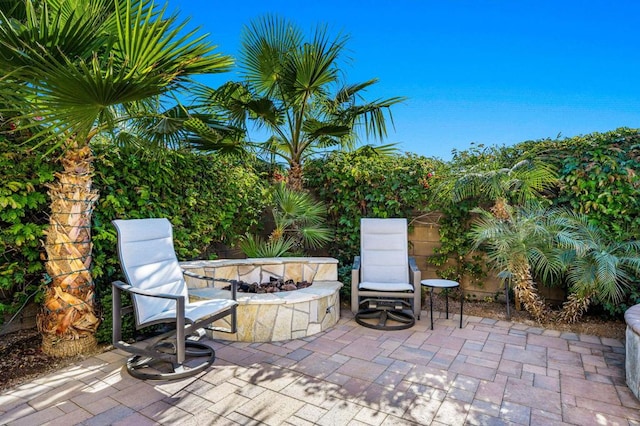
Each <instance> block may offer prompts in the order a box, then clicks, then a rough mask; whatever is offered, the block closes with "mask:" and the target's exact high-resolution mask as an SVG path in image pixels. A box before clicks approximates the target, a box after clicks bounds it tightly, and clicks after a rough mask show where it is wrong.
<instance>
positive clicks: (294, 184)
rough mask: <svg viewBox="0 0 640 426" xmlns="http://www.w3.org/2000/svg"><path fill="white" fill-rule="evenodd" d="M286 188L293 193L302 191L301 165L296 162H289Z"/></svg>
mask: <svg viewBox="0 0 640 426" xmlns="http://www.w3.org/2000/svg"><path fill="white" fill-rule="evenodd" d="M287 186H288V187H289V188H291V189H293V190H294V191H302V165H301V164H300V163H298V162H291V164H290V166H289V176H288V177H287Z"/></svg>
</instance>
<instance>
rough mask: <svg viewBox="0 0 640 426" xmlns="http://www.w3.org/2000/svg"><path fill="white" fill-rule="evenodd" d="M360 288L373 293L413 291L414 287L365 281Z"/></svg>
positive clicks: (403, 284) (405, 284)
mask: <svg viewBox="0 0 640 426" xmlns="http://www.w3.org/2000/svg"><path fill="white" fill-rule="evenodd" d="M358 288H359V289H360V290H372V291H413V285H412V284H410V283H389V282H371V281H363V282H361V283H360V284H359V285H358Z"/></svg>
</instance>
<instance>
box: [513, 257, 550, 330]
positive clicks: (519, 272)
mask: <svg viewBox="0 0 640 426" xmlns="http://www.w3.org/2000/svg"><path fill="white" fill-rule="evenodd" d="M514 275H515V277H514V278H515V285H514V288H513V290H514V293H515V295H516V297H517V298H519V299H520V301H521V303H522V305H523V306H524V309H525V310H526V311H527V312H529V313H530V314H531V316H533V318H535V320H536V321H539V322H542V321H545V320H547V319H548V316H549V310H548V308H547V306H546V305H545V303H544V301H543V300H542V299H541V298H540V295H538V290H537V289H536V285H535V283H534V282H533V277H532V276H531V268H530V267H529V265H528V264H527V265H525V266H523V267H521V268H518V269H516V271H515V274H514Z"/></svg>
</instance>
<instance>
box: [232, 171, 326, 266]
mask: <svg viewBox="0 0 640 426" xmlns="http://www.w3.org/2000/svg"><path fill="white" fill-rule="evenodd" d="M272 199H273V202H272V204H273V206H272V207H271V213H272V215H273V222H274V227H273V228H274V229H273V230H272V231H271V233H270V235H269V238H268V240H267V241H264V240H262V239H261V238H260V237H258V236H254V235H251V234H247V235H246V236H245V238H244V239H243V241H242V242H241V245H240V247H241V249H242V251H243V252H244V253H245V254H246V255H247V256H249V257H279V256H290V255H299V254H301V253H303V252H304V251H305V249H307V248H311V249H317V248H320V247H322V245H323V244H325V243H327V242H329V241H330V240H331V237H332V233H331V231H330V230H329V228H328V227H327V226H326V225H325V221H326V219H325V216H326V208H325V206H324V205H323V204H322V203H320V202H317V201H314V200H313V198H312V197H311V195H310V194H309V193H308V192H302V191H296V190H293V189H291V188H289V187H287V186H285V185H284V184H282V183H278V184H276V186H275V188H274V190H273V194H272Z"/></svg>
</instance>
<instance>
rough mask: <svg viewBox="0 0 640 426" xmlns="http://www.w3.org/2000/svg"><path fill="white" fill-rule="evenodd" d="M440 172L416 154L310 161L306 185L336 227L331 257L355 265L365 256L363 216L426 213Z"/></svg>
mask: <svg viewBox="0 0 640 426" xmlns="http://www.w3.org/2000/svg"><path fill="white" fill-rule="evenodd" d="M440 168H441V163H440V162H439V161H438V160H434V159H430V158H426V157H422V156H418V155H415V154H405V155H395V156H380V155H376V154H375V153H372V152H368V151H362V150H361V151H357V152H353V153H341V152H335V153H332V154H330V155H328V156H326V157H324V158H321V159H316V160H313V161H310V162H308V163H307V164H306V167H305V180H306V185H307V187H309V188H311V189H312V190H313V191H315V192H316V194H317V195H318V197H319V198H320V199H321V200H322V201H323V202H324V203H326V205H327V209H328V220H329V223H330V225H331V226H333V227H334V228H335V239H334V242H333V243H332V245H331V247H330V248H329V251H330V253H331V255H332V256H334V257H336V258H338V259H339V260H340V262H341V264H342V265H343V266H346V267H349V266H350V262H352V261H353V256H355V255H357V254H358V253H359V252H360V218H362V217H381V218H385V217H406V218H409V219H411V218H412V217H415V216H416V215H417V214H418V213H419V212H421V211H423V210H424V208H425V206H426V205H427V200H428V198H429V196H430V187H429V182H430V179H431V177H432V176H433V175H434V174H435V173H437V172H438V170H439V169H440ZM343 275H344V274H343ZM343 279H344V278H343Z"/></svg>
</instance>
